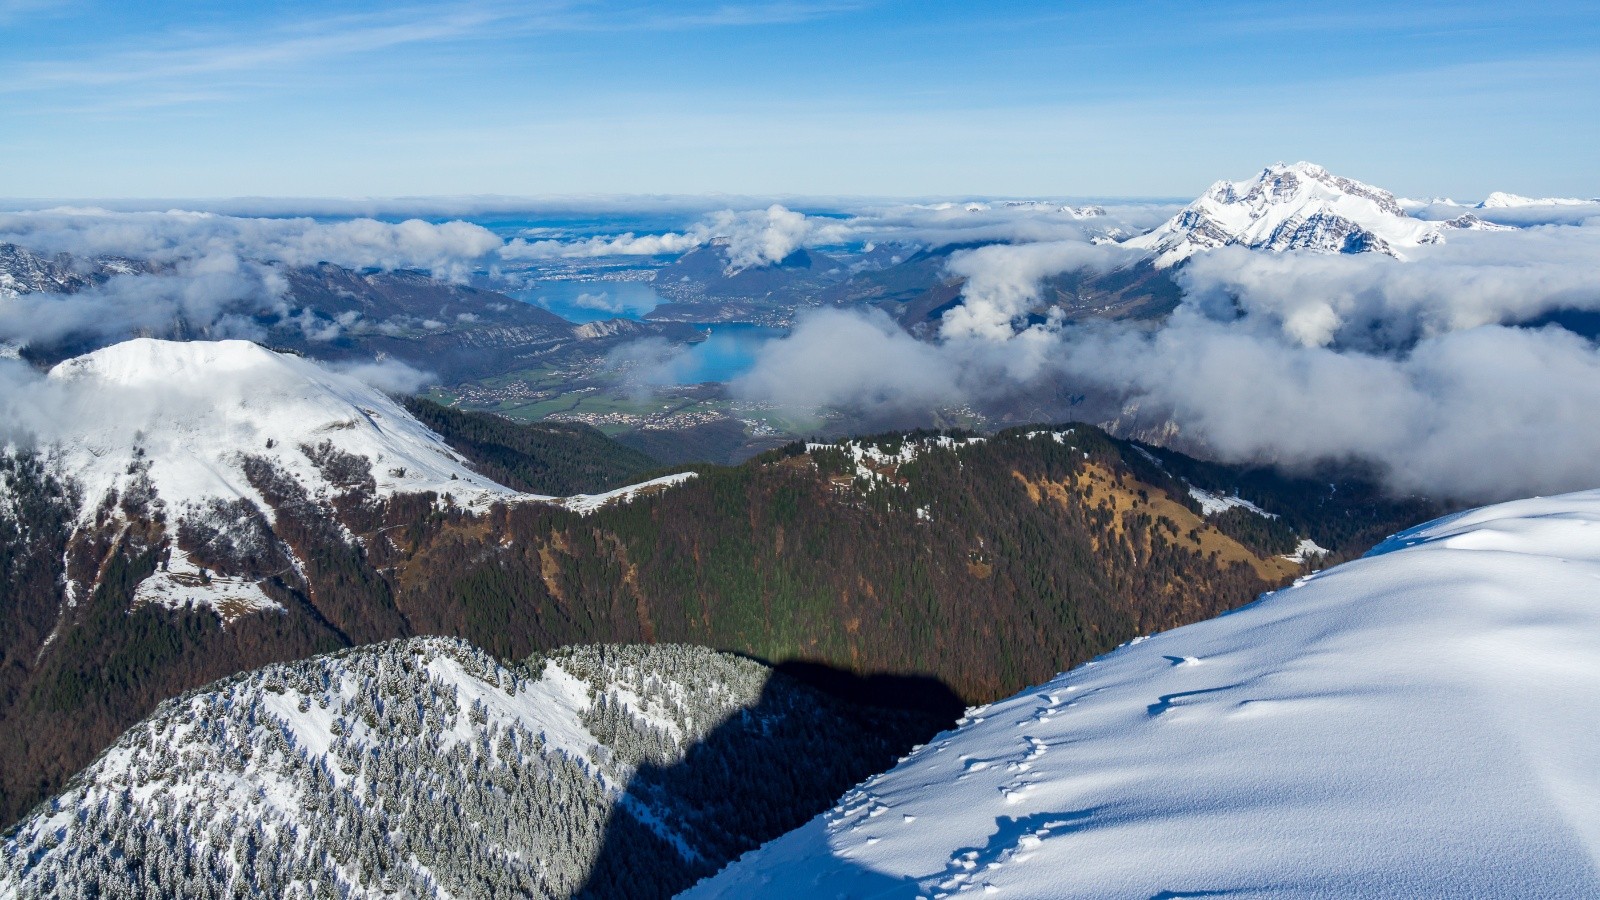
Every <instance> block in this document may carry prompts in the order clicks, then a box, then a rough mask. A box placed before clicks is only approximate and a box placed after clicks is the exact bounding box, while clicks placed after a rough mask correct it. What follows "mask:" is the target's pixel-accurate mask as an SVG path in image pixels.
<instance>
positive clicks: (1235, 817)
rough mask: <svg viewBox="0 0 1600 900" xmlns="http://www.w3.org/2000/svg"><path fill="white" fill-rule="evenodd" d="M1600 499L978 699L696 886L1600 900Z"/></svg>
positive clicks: (1420, 538)
mask: <svg viewBox="0 0 1600 900" xmlns="http://www.w3.org/2000/svg"><path fill="white" fill-rule="evenodd" d="M1597 582H1600V491H1589V492H1584V493H1579V494H1570V495H1566V496H1562V497H1553V498H1540V499H1531V500H1523V501H1517V502H1513V503H1505V504H1501V505H1498V506H1492V507H1486V508H1483V509H1478V510H1473V511H1469V512H1466V513H1461V514H1458V515H1454V516H1450V517H1446V518H1444V519H1440V520H1437V521H1434V522H1431V523H1428V524H1426V525H1422V526H1419V527H1417V528H1414V529H1411V530H1409V531H1406V532H1402V533H1401V534H1398V535H1396V536H1394V537H1393V538H1391V539H1389V540H1388V541H1385V542H1384V543H1383V544H1381V545H1380V546H1379V547H1377V548H1376V549H1374V550H1373V551H1372V552H1371V553H1370V554H1368V556H1366V557H1365V558H1363V559H1360V560H1357V561H1355V562H1351V563H1347V564H1345V565H1342V566H1339V567H1336V568H1334V569H1330V570H1328V571H1326V572H1323V573H1321V574H1318V575H1315V576H1311V577H1308V578H1306V579H1302V581H1300V582H1298V583H1297V584H1296V585H1295V586H1293V587H1290V588H1286V589H1283V590H1280V591H1278V592H1276V593H1273V594H1270V595H1267V596H1266V597H1264V598H1263V599H1262V600H1260V601H1258V602H1257V603H1255V604H1253V605H1252V606H1249V607H1246V608H1244V609H1242V610H1239V611H1237V612H1234V613H1230V614H1227V615H1224V616H1221V617H1219V618H1216V619H1212V620H1209V621H1206V622H1202V623H1199V624H1195V625H1189V626H1186V627H1183V628H1178V629H1175V630H1173V631H1169V632H1165V633H1163V634H1159V635H1156V636H1153V637H1149V638H1141V639H1137V640H1135V641H1134V642H1132V643H1131V644H1130V645H1127V646H1124V647H1123V648H1121V649H1119V650H1117V651H1115V652H1113V653H1111V654H1108V655H1107V656H1104V657H1102V658H1100V659H1098V660H1095V661H1093V662H1090V663H1088V664H1085V665H1083V666H1081V667H1079V668H1078V669H1075V670H1073V671H1071V672H1068V673H1065V674H1063V675H1061V676H1058V677H1057V678H1055V679H1054V680H1052V681H1050V682H1048V683H1046V684H1043V685H1040V686H1039V687H1038V688H1035V689H1032V690H1028V691H1024V692H1023V693H1021V694H1018V695H1016V696H1014V697H1012V698H1010V699H1008V700H1004V701H1001V702H999V703H995V704H991V705H989V706H986V707H980V708H975V709H972V710H970V711H969V712H968V714H967V718H966V719H965V720H963V722H962V723H961V725H960V726H959V727H958V728H957V729H956V730H954V731H951V732H947V733H945V734H943V735H941V736H939V737H937V738H935V739H934V740H933V741H932V742H930V744H929V745H928V746H926V747H924V748H923V749H922V750H920V751H918V752H916V753H914V754H913V755H912V756H911V757H909V758H908V759H906V760H905V761H904V762H903V763H902V764H901V765H900V766H898V767H897V768H895V769H893V770H891V771H890V772H888V773H886V774H884V775H882V776H879V777H876V778H873V779H870V780H869V781H867V782H866V783H864V784H862V785H861V786H860V787H858V788H856V789H855V790H853V791H851V792H850V793H848V794H847V795H846V796H845V797H844V798H843V799H842V800H841V801H840V802H839V803H838V804H837V805H836V806H835V807H834V809H833V810H832V811H830V812H829V813H827V814H825V815H823V816H821V817H818V818H817V819H815V820H813V821H812V822H810V823H808V824H807V825H806V826H805V827H803V828H801V829H799V830H798V831H796V832H793V833H791V834H789V835H786V836H785V837H783V838H781V839H779V840H777V841H775V842H773V843H772V844H769V845H767V846H766V847H764V848H762V849H761V850H759V851H757V852H755V853H752V854H749V855H748V856H746V857H745V858H744V859H742V860H741V861H740V862H738V863H736V864H735V865H734V866H732V867H730V868H729V869H727V870H725V871H724V872H723V873H721V874H720V875H719V876H718V877H716V878H714V879H711V880H709V881H707V882H703V883H702V884H701V885H699V886H698V887H697V888H696V889H695V890H693V891H691V892H689V893H688V894H687V895H686V896H687V897H691V898H696V900H704V898H714V897H741V898H744V897H797V898H798V897H808V898H809V897H817V896H873V897H881V898H897V897H905V898H910V897H938V896H955V895H958V894H963V893H967V892H972V893H985V894H989V893H993V894H998V895H1001V896H1020V897H1030V898H1067V897H1072V898H1077V897H1084V898H1087V897H1139V898H1147V897H1181V896H1202V895H1203V896H1228V897H1237V898H1265V897H1398V896H1430V897H1447V896H1448V897H1467V896H1472V897H1490V896H1493V897H1513V896H1515V897H1579V896H1596V895H1597V894H1600V868H1597V866H1596V862H1595V860H1596V859H1597V858H1600V774H1597V773H1600V746H1597V745H1596V743H1595V742H1594V740H1593V736H1592V734H1590V730H1591V727H1592V723H1593V722H1594V720H1595V718H1596V716H1597V715H1600V701H1597V700H1596V696H1597V692H1596V690H1595V688H1596V686H1597V683H1600V650H1597V649H1596V648H1597V647H1600V602H1596V599H1597V596H1600V595H1597V592H1596V587H1595V585H1596V584H1597Z"/></svg>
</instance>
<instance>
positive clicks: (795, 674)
mask: <svg viewBox="0 0 1600 900" xmlns="http://www.w3.org/2000/svg"><path fill="white" fill-rule="evenodd" d="M773 668H774V669H776V670H778V671H779V672H782V673H783V674H785V675H787V676H789V677H790V678H793V679H794V680H796V681H798V682H801V683H802V684H806V685H810V686H811V687H813V688H816V689H817V690H819V691H821V692H822V693H824V694H827V695H828V696H830V697H833V698H834V699H836V700H843V701H844V702H846V703H853V704H856V705H858V706H872V707H877V708H879V709H895V710H903V711H906V712H920V713H929V714H932V715H935V716H940V717H942V718H943V719H944V720H945V721H946V723H947V727H948V724H953V723H954V722H955V720H956V719H958V718H960V717H961V714H962V712H964V711H965V710H966V708H967V705H966V704H965V703H963V702H962V701H961V697H960V696H958V695H957V694H956V692H955V691H953V690H951V689H950V686H949V685H948V684H945V683H944V682H943V681H940V680H939V679H938V678H936V677H935V676H933V675H896V674H892V673H889V672H873V673H870V674H865V675H863V674H860V673H857V672H852V671H850V670H848V669H840V668H836V667H834V666H830V665H828V664H827V663H822V662H815V661H812V660H804V659H790V660H785V661H783V662H781V663H777V664H775V665H773Z"/></svg>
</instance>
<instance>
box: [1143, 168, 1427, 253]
mask: <svg viewBox="0 0 1600 900" xmlns="http://www.w3.org/2000/svg"><path fill="white" fill-rule="evenodd" d="M1447 227H1449V226H1446V225H1441V224H1435V223H1431V222H1424V221H1421V220H1419V219H1414V218H1412V217H1411V216H1409V215H1408V214H1407V213H1406V211H1405V209H1404V208H1403V207H1402V206H1401V205H1400V202H1399V201H1398V200H1397V199H1396V198H1395V196H1394V195H1393V194H1390V193H1389V192H1388V191H1385V190H1383V189H1381V188H1376V187H1373V186H1372V185H1369V184H1364V183H1362V182H1359V181H1356V180H1354V179H1350V178H1344V177H1341V176H1338V175H1334V174H1332V173H1330V172H1328V170H1326V169H1324V168H1322V167H1321V166H1318V165H1315V164H1312V163H1308V162H1298V163H1294V164H1293V165H1285V164H1284V163H1277V164H1275V165H1271V166H1268V167H1267V168H1265V169H1263V170H1261V172H1260V173H1258V174H1257V175H1256V176H1255V177H1254V178H1251V179H1248V180H1246V181H1219V182H1217V183H1216V184H1213V185H1212V186H1211V188H1210V189H1209V190H1207V191H1206V192H1205V193H1204V194H1203V195H1201V196H1200V198H1199V199H1197V200H1195V201H1194V202H1193V203H1191V204H1189V205H1188V206H1187V207H1185V208H1184V209H1183V211H1181V212H1179V213H1178V214H1177V215H1176V216H1174V217H1173V218H1171V219H1170V220H1168V221H1167V222H1166V223H1165V224H1163V225H1161V226H1160V227H1158V228H1156V229H1155V230H1153V231H1151V232H1149V233H1147V234H1143V235H1140V236H1138V237H1134V238H1130V239H1128V240H1126V241H1123V244H1124V245H1126V246H1129V247H1134V248H1137V249H1143V250H1148V251H1150V253H1151V254H1152V255H1153V256H1154V257H1155V264H1156V266H1157V268H1169V267H1171V266H1175V265H1177V264H1179V263H1181V262H1183V261H1184V260H1186V259H1188V258H1189V257H1191V256H1193V255H1194V254H1196V253H1201V252H1204V251H1207V250H1213V249H1216V248H1218V247H1225V246H1243V247H1249V248H1252V249H1258V250H1274V251H1284V250H1312V251H1318V252H1323V253H1361V252H1376V253H1383V254H1386V255H1389V256H1396V257H1398V256H1400V255H1401V250H1402V249H1403V248H1406V247H1416V246H1421V245H1423V244H1434V243H1438V242H1439V241H1441V240H1443V232H1444V229H1445V228H1447Z"/></svg>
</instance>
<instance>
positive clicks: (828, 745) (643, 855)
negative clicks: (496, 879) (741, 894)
mask: <svg viewBox="0 0 1600 900" xmlns="http://www.w3.org/2000/svg"><path fill="white" fill-rule="evenodd" d="M826 668H827V667H825V666H820V665H819V664H806V666H805V667H803V668H802V669H801V671H802V673H803V674H806V675H807V676H809V677H810V678H812V679H815V680H818V681H825V682H829V683H831V684H833V685H834V686H835V687H836V688H840V689H841V690H844V689H847V688H848V686H849V683H850V682H849V680H848V677H843V678H841V677H839V676H836V675H829V674H827V673H823V672H821V671H820V670H821V669H826ZM834 671H835V672H837V670H834ZM839 675H840V676H848V673H839ZM928 680H930V681H936V679H928ZM863 681H864V682H866V683H868V684H869V685H888V686H889V687H893V686H894V683H893V681H875V680H873V679H863ZM938 687H940V688H942V689H943V690H942V694H943V696H944V697H947V698H953V697H955V694H954V692H953V691H951V690H950V689H949V687H948V686H945V685H943V684H942V683H938ZM877 690H878V691H879V692H878V693H873V692H872V691H868V692H867V696H875V697H879V696H881V697H894V696H900V697H915V698H916V699H918V700H919V702H923V701H927V700H929V699H930V698H937V697H938V696H939V694H940V692H939V691H937V690H935V689H934V688H932V687H930V686H919V688H918V690H917V691H911V692H904V691H901V692H896V691H894V690H886V689H885V688H881V687H880V688H877ZM846 692H848V691H846ZM941 702H943V703H945V706H944V708H945V709H948V708H949V706H948V700H943V701H941ZM955 709H956V712H957V713H959V711H960V706H959V701H958V705H957V706H956V707H955ZM952 723H953V716H950V715H945V714H942V713H936V712H932V711H929V710H927V709H919V708H915V707H911V708H906V707H901V708H898V709H895V708H885V707H882V706H869V705H864V704H862V703H859V702H849V701H848V700H845V699H841V698H840V697H839V696H837V695H835V694H833V693H831V692H825V691H823V690H820V689H818V688H816V687H813V686H811V685H810V684H809V683H803V682H802V681H800V680H799V679H797V678H795V677H793V676H791V675H788V674H786V673H783V672H781V671H780V672H775V673H774V674H773V676H772V677H771V678H770V679H769V680H768V682H767V685H766V688H765V689H764V690H763V692H762V694H761V697H760V699H759V700H758V701H757V702H756V703H755V704H754V705H753V706H750V707H747V708H746V709H744V710H742V711H741V712H739V713H736V714H734V715H733V716H731V717H730V718H729V719H728V720H727V721H725V722H724V723H722V725H720V726H718V727H717V728H716V729H715V730H713V731H712V732H711V734H710V735H708V736H707V737H706V739H705V740H703V741H701V742H700V743H698V744H696V745H695V746H693V747H691V748H690V749H689V751H688V752H687V753H686V754H685V755H684V756H683V758H682V759H681V761H679V762H677V763H675V764H672V765H665V766H663V765H654V764H650V763H646V764H644V765H641V766H639V768H638V769H637V771H636V773H635V775H634V777H633V778H632V779H631V780H630V782H629V784H628V787H627V792H626V793H627V799H626V801H624V804H623V806H622V807H621V808H619V809H617V810H616V811H615V812H614V813H613V814H612V816H611V820H610V822H609V824H608V826H607V831H606V834H605V837H604V839H603V840H602V842H601V849H600V852H599V855H598V856H597V857H596V859H595V862H594V865H593V867H592V869H591V870H590V873H589V877H588V879H587V881H586V883H585V884H584V886H583V887H582V888H581V889H580V890H579V891H578V892H577V893H576V894H575V895H574V896H576V897H581V898H593V900H611V898H667V897H671V896H673V895H675V894H677V893H679V892H680V891H683V890H685V889H687V888H689V887H691V886H692V885H693V884H694V883H695V882H696V881H698V880H700V879H701V878H704V877H706V876H709V875H712V874H714V873H715V872H717V871H719V870H720V869H721V868H722V867H723V866H725V865H727V864H728V863H729V862H731V861H733V860H735V859H737V858H738V857H739V856H740V855H741V854H743V853H745V852H748V851H750V850H753V849H755V848H756V847H759V846H761V845H762V844H764V843H766V842H767V841H770V840H772V839H774V838H776V837H778V836H780V835H782V834H784V833H786V832H789V831H792V830H794V829H795V828H798V827H799V826H801V825H803V824H804V823H805V822H807V821H808V820H810V819H811V818H813V817H814V816H816V815H817V814H819V813H821V812H823V811H824V810H826V809H828V808H829V807H830V806H832V805H833V803H834V801H835V800H836V799H838V797H839V796H840V795H842V794H843V793H844V792H845V791H847V790H849V789H850V788H851V787H853V786H855V785H856V784H859V783H860V782H861V781H863V780H865V779H866V778H868V777H870V776H872V775H874V774H877V773H879V772H882V771H885V770H887V769H889V768H891V767H892V766H894V764H895V763H896V762H897V761H898V760H899V759H900V758H901V757H902V756H904V755H905V754H906V753H908V752H910V750H911V748H912V747H914V746H916V745H918V744H922V743H925V742H927V740H928V739H929V738H931V737H932V736H933V735H935V734H937V733H938V732H940V731H942V730H944V729H946V728H948V727H950V725H951V724H952ZM629 807H633V808H635V809H637V808H639V807H644V808H647V809H649V810H650V815H651V816H652V817H653V818H655V819H656V820H657V821H656V822H655V823H653V824H646V823H645V822H643V821H641V819H640V817H639V816H638V815H637V814H635V812H633V811H630V809H629ZM663 831H668V832H670V833H672V834H673V835H674V837H673V838H667V837H664V836H663V834H662V832H663ZM680 838H681V839H682V840H683V841H684V843H685V844H686V845H687V846H688V847H689V848H690V849H691V850H692V851H693V854H694V856H695V857H697V858H696V859H686V858H685V856H684V855H683V854H682V853H680V852H679V850H678V849H677V848H676V847H675V846H674V844H673V840H675V839H680ZM898 884H899V883H898V882H895V881H892V880H885V883H884V887H885V888H893V887H895V886H897V885H898Z"/></svg>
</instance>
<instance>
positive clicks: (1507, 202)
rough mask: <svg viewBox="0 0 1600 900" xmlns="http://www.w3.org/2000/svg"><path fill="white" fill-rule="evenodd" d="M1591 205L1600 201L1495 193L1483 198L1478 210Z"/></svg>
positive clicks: (1503, 192)
mask: <svg viewBox="0 0 1600 900" xmlns="http://www.w3.org/2000/svg"><path fill="white" fill-rule="evenodd" d="M1589 203H1600V200H1583V199H1580V198H1577V197H1524V196H1522V195H1520V194H1508V193H1506V192H1505V191H1495V192H1494V193H1492V194H1490V195H1489V196H1487V197H1485V198H1483V202H1482V203H1479V204H1478V208H1479V209H1513V208H1515V207H1519V206H1584V205H1586V204H1589Z"/></svg>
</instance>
